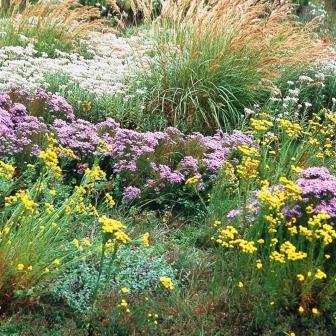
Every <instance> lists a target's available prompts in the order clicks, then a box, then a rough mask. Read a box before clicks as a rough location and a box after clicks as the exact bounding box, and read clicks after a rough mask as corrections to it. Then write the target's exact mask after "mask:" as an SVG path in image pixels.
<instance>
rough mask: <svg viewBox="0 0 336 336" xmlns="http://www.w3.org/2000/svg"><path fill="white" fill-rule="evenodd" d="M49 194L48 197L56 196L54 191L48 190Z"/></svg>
mask: <svg viewBox="0 0 336 336" xmlns="http://www.w3.org/2000/svg"><path fill="white" fill-rule="evenodd" d="M49 194H50V196H53V197H55V196H56V190H55V189H50V190H49Z"/></svg>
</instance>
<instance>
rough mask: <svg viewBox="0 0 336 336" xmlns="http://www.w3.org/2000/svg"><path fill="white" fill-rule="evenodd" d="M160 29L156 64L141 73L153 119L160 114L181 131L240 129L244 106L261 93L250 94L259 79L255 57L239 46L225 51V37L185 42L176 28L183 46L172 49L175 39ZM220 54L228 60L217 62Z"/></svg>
mask: <svg viewBox="0 0 336 336" xmlns="http://www.w3.org/2000/svg"><path fill="white" fill-rule="evenodd" d="M163 29H164V31H163V32H162V31H161V30H160V32H159V33H158V37H157V38H158V42H157V50H156V54H157V55H156V57H155V58H154V60H155V62H153V63H151V64H150V71H148V69H146V70H145V71H144V72H143V73H142V74H141V75H140V81H141V83H142V85H144V86H145V87H146V89H147V90H146V94H147V95H146V100H147V104H148V109H149V110H150V111H152V115H154V116H155V114H157V113H161V111H162V112H163V113H164V115H165V116H166V118H167V119H168V122H169V124H171V125H173V126H176V127H178V128H180V129H183V130H202V129H203V130H204V128H205V129H207V130H213V129H216V128H220V127H223V128H224V129H233V128H237V127H238V128H239V126H240V125H241V124H242V120H243V119H242V116H241V113H242V111H243V107H247V106H251V105H253V104H254V103H255V102H257V101H258V100H259V99H260V98H261V97H263V96H264V95H265V92H263V90H255V87H256V86H257V85H258V83H259V82H260V80H261V76H260V75H259V74H258V72H257V71H256V66H257V56H256V55H254V54H253V53H251V52H250V51H249V50H247V49H245V48H244V47H242V48H241V49H238V50H234V51H231V50H229V49H226V48H228V47H227V46H226V41H225V39H220V38H218V39H216V40H215V41H213V40H212V39H199V40H191V39H190V40H189V39H185V38H184V36H185V35H188V34H187V33H185V32H183V31H178V30H177V31H175V32H174V34H177V36H178V41H179V42H180V43H181V45H183V47H182V48H181V49H179V48H178V47H172V44H173V42H174V43H176V41H175V38H176V35H173V33H171V32H170V27H165V28H163ZM172 29H174V28H172ZM175 29H176V27H175ZM179 34H180V35H179ZM184 34H185V35H184ZM200 50H202V51H200ZM219 50H221V53H223V54H225V55H227V56H226V57H222V58H219V59H218V51H219Z"/></svg>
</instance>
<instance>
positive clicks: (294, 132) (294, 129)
mask: <svg viewBox="0 0 336 336" xmlns="http://www.w3.org/2000/svg"><path fill="white" fill-rule="evenodd" d="M277 122H278V124H279V126H280V128H282V129H283V130H284V132H285V133H286V134H287V135H288V136H289V137H291V138H293V139H296V138H298V137H299V136H300V135H301V133H302V127H301V125H300V124H298V123H293V122H291V121H290V120H287V119H278V120H277Z"/></svg>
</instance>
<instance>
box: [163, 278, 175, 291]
mask: <svg viewBox="0 0 336 336" xmlns="http://www.w3.org/2000/svg"><path fill="white" fill-rule="evenodd" d="M160 282H161V283H162V285H163V287H165V288H167V289H169V290H173V289H174V288H175V287H174V284H173V282H172V280H171V279H170V278H169V277H166V276H163V277H160Z"/></svg>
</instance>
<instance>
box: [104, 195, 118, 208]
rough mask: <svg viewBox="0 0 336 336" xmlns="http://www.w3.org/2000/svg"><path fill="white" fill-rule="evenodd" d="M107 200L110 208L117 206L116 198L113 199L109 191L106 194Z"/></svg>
mask: <svg viewBox="0 0 336 336" xmlns="http://www.w3.org/2000/svg"><path fill="white" fill-rule="evenodd" d="M105 200H106V203H107V205H108V206H109V207H110V208H113V207H114V206H115V204H116V202H115V200H114V199H113V197H112V196H111V195H110V194H109V193H107V194H106V195H105Z"/></svg>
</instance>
